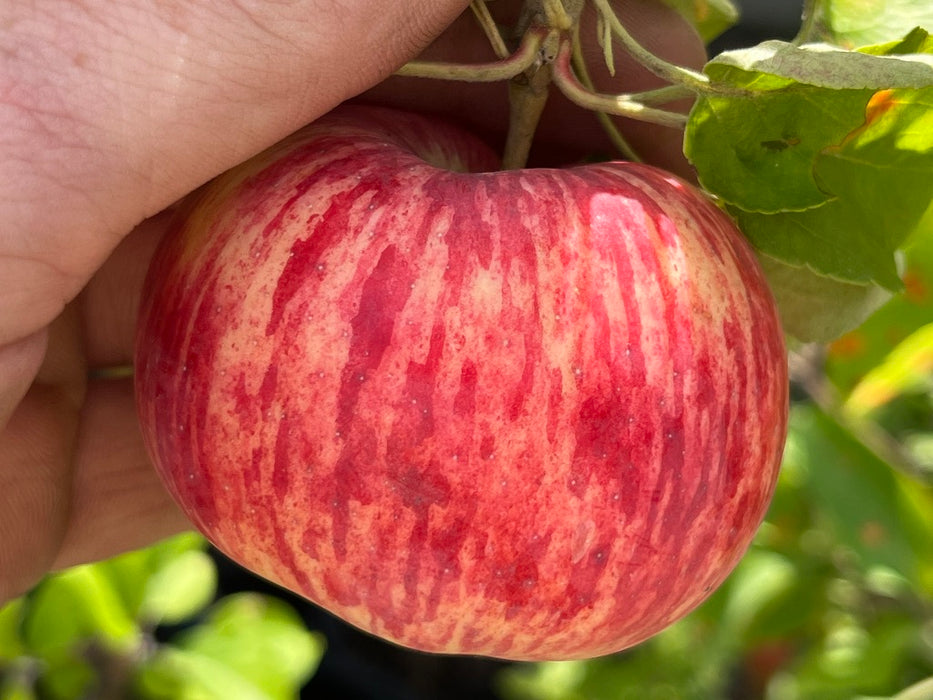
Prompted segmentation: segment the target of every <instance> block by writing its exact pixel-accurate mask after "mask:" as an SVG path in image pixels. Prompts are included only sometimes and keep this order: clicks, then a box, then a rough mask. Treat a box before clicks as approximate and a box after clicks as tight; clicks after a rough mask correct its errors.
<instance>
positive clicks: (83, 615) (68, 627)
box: [23, 564, 139, 655]
mask: <svg viewBox="0 0 933 700" xmlns="http://www.w3.org/2000/svg"><path fill="white" fill-rule="evenodd" d="M23 639H24V641H25V643H26V645H27V648H28V649H29V650H30V652H31V653H35V654H39V655H45V654H56V653H58V651H59V650H60V649H62V648H69V647H72V646H73V645H75V643H76V642H78V641H79V640H83V639H99V640H101V641H102V642H103V643H106V644H110V645H112V646H113V647H115V648H128V647H131V646H133V645H135V644H136V643H137V642H138V639H139V628H138V627H137V625H136V621H135V620H134V618H133V616H132V615H131V614H130V612H129V611H128V610H127V609H126V607H125V605H124V602H123V600H122V598H121V597H120V595H119V593H118V592H117V590H116V588H115V587H114V585H113V582H112V581H111V580H110V579H109V578H108V576H107V575H106V573H105V572H104V571H103V570H102V569H101V568H100V567H97V566H95V565H93V564H89V565H85V566H79V567H75V568H73V569H69V570H67V571H63V572H61V573H58V574H54V575H53V576H50V577H48V578H47V579H46V580H45V581H43V582H42V583H41V584H40V585H39V586H38V587H37V588H36V589H35V590H34V591H32V593H31V594H30V595H29V597H28V599H27V607H26V609H25V613H24V620H23Z"/></svg>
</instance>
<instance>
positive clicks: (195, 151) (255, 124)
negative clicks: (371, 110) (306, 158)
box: [0, 0, 468, 346]
mask: <svg viewBox="0 0 933 700" xmlns="http://www.w3.org/2000/svg"><path fill="white" fill-rule="evenodd" d="M467 4H468V2H467V0H384V1H383V2H372V1H371V0H344V1H343V2H339V3H336V2H313V1H305V2H276V3H266V2H253V1H252V0H248V1H247V2H236V3H226V2H221V3H217V2H210V0H183V1H176V0H172V1H170V2H159V3H152V2H148V1H147V0H110V1H109V2H98V3H74V2H69V1H68V0H40V1H39V2H30V3H4V4H3V5H2V7H0V53H2V54H3V55H4V61H3V62H0V123H3V124H4V125H5V126H4V129H3V134H0V221H2V222H3V236H2V237H0V299H2V300H5V301H4V307H8V308H3V309H2V311H3V313H0V346H3V345H5V344H7V343H9V342H12V341H14V340H17V339H20V338H24V337H26V336H28V335H30V334H32V333H34V332H35V331H37V330H38V329H40V328H42V327H43V326H45V325H47V324H48V323H49V322H50V321H51V320H52V319H53V318H54V317H55V316H57V314H58V313H59V312H60V311H61V309H62V307H63V305H64V304H65V303H66V302H67V301H69V300H70V299H72V298H73V297H74V296H75V295H76V294H77V293H78V291H79V290H80V289H81V288H82V287H83V286H84V284H85V283H86V282H87V280H88V279H89V278H90V276H91V275H92V274H93V272H94V270H95V269H96V268H97V267H98V266H99V265H100V264H101V263H102V262H103V260H104V259H105V258H106V257H107V255H108V254H109V253H110V252H111V251H112V250H113V248H114V247H115V246H116V244H117V242H118V241H119V239H120V238H121V237H122V236H123V235H125V234H126V232H128V231H129V230H130V229H131V228H132V227H133V226H134V225H135V224H137V223H138V222H139V221H141V220H142V219H143V218H145V217H146V216H148V215H151V214H153V213H155V212H157V211H159V210H161V209H163V208H164V207H165V206H167V205H168V204H170V203H171V202H172V201H174V200H176V199H177V198H179V197H181V196H182V195H184V194H186V193H187V192H189V191H190V190H192V189H194V188H195V187H197V186H198V185H199V184H201V183H203V182H204V181H206V180H208V179H209V178H211V177H212V176H214V175H216V174H217V173H219V172H221V171H223V170H225V169H227V168H229V167H231V166H233V165H235V164H236V163H238V162H240V161H243V160H245V159H246V158H247V157H249V156H250V155H252V154H253V153H255V152H257V151H259V150H261V149H263V148H264V147H266V146H268V145H270V144H272V143H273V142H275V141H277V140H278V139H280V138H282V137H284V136H285V135H287V134H288V133H289V132H291V131H293V130H295V129H296V128H298V127H299V126H301V125H302V124H304V123H306V122H308V121H311V120H313V119H314V118H316V117H317V116H320V115H321V114H323V113H324V112H326V111H328V110H329V109H331V108H332V107H334V106H335V105H337V104H338V103H339V102H341V101H342V100H344V99H346V98H348V97H350V96H353V95H355V94H357V93H359V92H360V91H362V90H364V89H366V88H367V87H369V86H371V85H373V84H375V83H376V82H378V81H379V80H380V79H382V78H383V77H385V76H386V75H388V74H390V73H391V72H392V71H393V70H394V69H395V68H397V67H398V66H399V65H400V64H401V63H403V62H404V61H405V60H407V59H408V58H410V57H412V56H414V55H415V54H416V53H418V52H419V51H420V50H421V49H422V48H423V47H424V46H425V45H426V44H428V43H429V42H430V41H431V40H432V39H433V38H434V36H436V35H437V34H438V33H439V32H440V31H441V30H442V29H443V28H444V27H445V26H447V25H448V24H449V23H450V22H451V21H453V19H454V18H455V17H456V15H457V14H458V13H459V12H461V11H462V10H463V9H464V8H465V7H466V6H467Z"/></svg>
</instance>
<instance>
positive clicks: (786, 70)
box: [706, 39, 933, 91]
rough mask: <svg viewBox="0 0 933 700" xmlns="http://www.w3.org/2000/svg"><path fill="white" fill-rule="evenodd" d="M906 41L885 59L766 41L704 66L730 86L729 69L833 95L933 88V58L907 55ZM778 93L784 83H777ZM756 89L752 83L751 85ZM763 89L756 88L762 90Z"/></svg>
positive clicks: (822, 46)
mask: <svg viewBox="0 0 933 700" xmlns="http://www.w3.org/2000/svg"><path fill="white" fill-rule="evenodd" d="M906 42H907V39H904V40H902V41H900V42H898V43H896V44H892V45H891V46H890V48H889V49H888V50H889V51H898V52H899V53H897V54H895V55H888V54H884V53H866V52H862V51H846V50H843V49H840V48H838V47H836V46H831V45H829V44H805V45H803V46H796V45H794V44H791V43H788V42H786V41H776V40H773V41H765V42H762V43H761V44H758V45H757V46H753V47H751V48H747V49H738V50H736V51H725V52H723V53H721V54H719V55H718V56H716V58H714V59H713V60H712V61H710V62H709V63H708V64H707V65H706V73H707V75H709V76H710V78H711V79H713V80H714V81H717V82H723V83H726V84H728V83H730V82H731V80H732V78H730V75H731V71H730V70H729V69H730V68H735V69H739V70H741V71H743V72H745V73H751V74H756V73H758V74H765V75H767V76H769V77H770V79H771V80H772V81H773V79H774V78H775V77H777V78H784V79H786V81H787V82H785V84H784V85H781V87H788V86H790V85H793V84H794V83H796V84H800V85H812V86H815V87H823V88H832V89H834V90H873V91H874V90H884V89H887V88H922V87H927V86H929V85H933V56H929V55H925V54H923V53H918V54H904V53H903V48H904V46H905V45H906ZM773 85H774V87H771V88H770V89H776V87H777V86H778V85H780V81H778V82H774V83H773ZM752 86H753V87H755V85H754V83H753V84H752ZM760 87H761V86H760V85H759V86H758V88H759V89H760Z"/></svg>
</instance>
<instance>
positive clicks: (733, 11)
mask: <svg viewBox="0 0 933 700" xmlns="http://www.w3.org/2000/svg"><path fill="white" fill-rule="evenodd" d="M664 3H665V4H666V5H669V6H671V7H673V8H674V9H675V10H677V12H679V13H680V14H681V15H682V16H683V17H684V18H685V19H686V20H687V21H688V22H690V23H691V24H692V25H693V26H694V27H696V29H697V32H699V34H700V36H701V37H703V40H704V41H705V42H707V43H708V42H710V41H712V40H713V39H715V38H716V37H717V36H719V35H720V34H722V33H723V32H724V31H726V30H727V29H729V28H730V27H732V26H734V25H735V23H736V22H738V20H739V9H738V7H736V6H735V3H733V2H731V0H664Z"/></svg>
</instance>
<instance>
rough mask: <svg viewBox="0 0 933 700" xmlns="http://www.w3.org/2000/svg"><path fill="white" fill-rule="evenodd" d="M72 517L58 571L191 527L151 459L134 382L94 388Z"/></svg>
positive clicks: (84, 419) (106, 382) (84, 421)
mask: <svg viewBox="0 0 933 700" xmlns="http://www.w3.org/2000/svg"><path fill="white" fill-rule="evenodd" d="M69 513H70V515H69V518H68V521H67V523H66V527H65V535H64V538H63V541H62V544H61V547H60V549H59V550H58V554H57V556H56V558H55V560H54V563H53V564H52V568H62V567H67V566H73V565H75V564H80V563H84V562H90V561H96V560H99V559H103V558H106V557H111V556H114V555H116V554H120V553H121V552H125V551H128V550H131V549H138V548H140V547H144V546H146V545H149V544H152V543H153V542H156V541H158V540H160V539H163V538H165V537H168V536H169V535H173V534H175V533H178V532H182V531H183V530H186V529H191V524H190V522H189V521H188V520H187V519H186V518H185V516H184V515H182V513H181V511H180V510H179V509H178V507H177V506H176V505H175V504H174V502H173V501H172V499H171V497H170V496H169V495H168V492H167V491H166V490H165V487H164V486H163V485H162V482H161V481H160V479H159V476H158V474H157V473H156V471H155V470H154V469H153V467H152V464H151V463H150V461H149V458H148V456H147V454H146V450H145V446H144V444H143V438H142V434H141V433H140V429H139V424H138V422H137V420H136V409H135V406H134V403H133V383H132V380H131V379H99V380H96V381H94V382H92V383H91V385H90V386H89V387H88V393H87V399H86V401H85V405H84V408H83V410H82V412H81V426H80V432H79V437H78V442H77V457H76V460H75V470H74V481H73V483H72V487H71V501H70V508H69Z"/></svg>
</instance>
